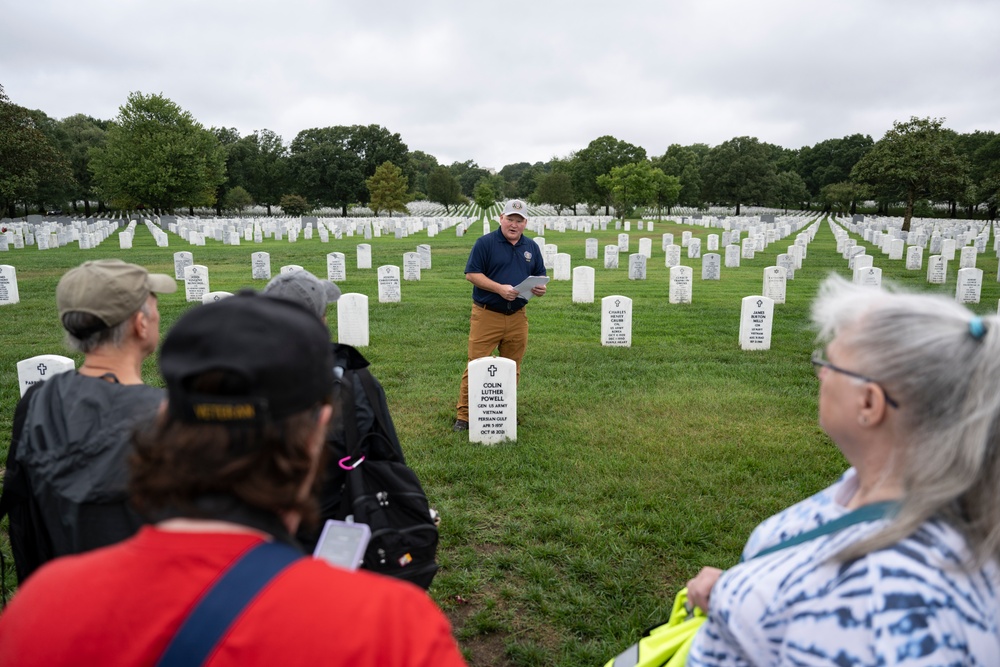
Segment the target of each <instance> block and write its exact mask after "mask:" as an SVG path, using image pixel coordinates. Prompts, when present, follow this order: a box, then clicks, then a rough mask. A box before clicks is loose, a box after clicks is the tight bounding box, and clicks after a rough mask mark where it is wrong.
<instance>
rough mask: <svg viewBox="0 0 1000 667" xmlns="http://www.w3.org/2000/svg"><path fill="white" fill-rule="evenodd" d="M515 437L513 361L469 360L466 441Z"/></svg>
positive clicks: (491, 358)
mask: <svg viewBox="0 0 1000 667" xmlns="http://www.w3.org/2000/svg"><path fill="white" fill-rule="evenodd" d="M505 440H517V363H516V362H515V361H514V360H513V359H507V358H505V357H481V358H479V359H473V360H472V361H470V362H469V442H480V443H482V444H484V445H492V444H496V443H499V442H503V441H505Z"/></svg>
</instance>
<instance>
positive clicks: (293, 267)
mask: <svg viewBox="0 0 1000 667" xmlns="http://www.w3.org/2000/svg"><path fill="white" fill-rule="evenodd" d="M295 271H305V269H303V268H302V267H301V266H299V265H298V264H285V265H284V266H283V267H281V271H280V273H294V272H295Z"/></svg>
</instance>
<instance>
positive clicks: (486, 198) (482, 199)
mask: <svg viewBox="0 0 1000 667" xmlns="http://www.w3.org/2000/svg"><path fill="white" fill-rule="evenodd" d="M472 200H473V201H474V202H476V206H478V207H479V208H481V209H483V210H484V211H485V210H486V209H488V208H489V207H490V206H493V204H495V203H496V201H497V193H496V191H495V190H494V189H493V186H492V185H490V180H489V179H488V178H481V179H479V182H478V183H476V187H475V188H473V190H472Z"/></svg>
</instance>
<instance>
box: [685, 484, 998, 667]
mask: <svg viewBox="0 0 1000 667" xmlns="http://www.w3.org/2000/svg"><path fill="white" fill-rule="evenodd" d="M856 489H857V479H856V478H855V475H854V471H853V469H852V470H848V471H847V473H845V475H844V476H843V477H842V478H841V480H840V481H838V482H837V483H836V484H834V485H833V486H831V487H829V488H827V489H825V490H823V491H820V492H819V493H817V494H816V495H814V496H812V497H811V498H808V499H806V500H804V501H802V502H800V503H798V504H796V505H793V506H792V507H789V508H788V509H786V510H784V511H783V512H780V513H778V514H776V515H774V516H772V517H771V518H769V519H767V520H766V521H764V522H763V523H761V524H760V525H759V526H758V527H757V528H756V529H755V530H754V531H753V534H752V535H751V536H750V539H749V540H748V541H747V544H746V547H744V551H743V559H744V561H745V562H743V563H741V564H740V565H737V566H736V567H734V568H732V569H730V570H728V571H726V572H725V573H723V575H722V576H721V577H720V578H719V580H718V582H717V583H716V584H715V587H714V588H713V589H712V596H711V601H710V609H709V615H708V621H706V623H705V624H704V625H703V626H702V628H701V630H700V631H699V632H698V635H697V637H696V638H695V641H694V645H693V647H692V649H691V653H690V655H689V657H688V662H687V664H688V666H689V667H700V666H702V665H705V666H709V665H711V666H719V667H723V666H725V667H735V666H744V665H795V666H799V665H802V666H806V665H808V666H819V665H822V666H825V667H862V666H864V667H868V666H883V665H905V666H907V667H909V666H912V667H931V666H935V667H936V666H939V665H941V666H943V665H948V666H951V665H954V666H956V667H958V666H964V667H968V666H974V665H1000V629H998V622H1000V619H998V615H1000V610H998V605H997V587H998V585H1000V576H998V568H997V567H996V563H990V564H988V565H987V566H986V567H984V568H982V569H980V570H974V571H967V570H966V569H964V568H963V565H962V564H963V562H964V559H965V557H966V555H967V550H966V546H965V540H964V538H963V537H962V536H961V535H960V534H959V533H958V532H957V531H955V530H954V529H953V528H951V527H950V526H948V525H947V524H945V523H943V522H940V521H928V522H927V523H925V524H924V525H923V526H921V527H920V528H919V529H918V530H917V531H916V532H915V533H914V534H913V535H911V536H910V537H908V538H906V539H904V540H902V541H900V542H898V543H897V544H895V545H894V546H892V547H888V548H885V549H882V550H880V551H877V552H874V553H869V554H867V555H866V556H864V557H863V558H860V559H857V560H854V561H849V562H838V561H832V560H831V557H832V556H834V555H835V554H836V553H837V552H838V551H840V550H841V549H842V548H844V547H845V546H847V545H849V544H852V543H855V542H857V541H859V540H861V539H863V538H865V537H867V536H869V535H871V534H873V533H875V532H877V531H878V530H880V529H881V528H883V527H885V525H886V524H885V520H881V521H874V522H870V523H861V524H856V525H853V526H849V527H847V528H845V529H843V530H841V531H839V532H836V533H833V534H831V535H824V536H822V537H819V538H816V539H814V540H811V541H808V542H805V543H803V544H800V545H798V546H795V547H791V548H788V549H785V550H782V551H778V552H775V553H773V554H770V555H767V556H763V557H761V558H758V559H754V560H751V559H752V558H753V556H754V555H755V554H756V553H758V552H759V551H762V550H763V549H765V548H767V547H770V546H773V545H775V544H778V543H780V542H782V541H783V540H785V539H787V538H790V537H794V536H795V535H798V534H800V533H803V532H805V531H807V530H811V529H813V528H815V527H817V526H819V525H822V524H824V523H826V522H828V521H831V520H833V519H836V518H838V517H840V516H843V515H844V514H846V513H847V512H848V511H849V510H847V509H846V507H845V504H846V503H847V502H848V501H849V500H850V498H851V497H852V496H853V494H854V492H855V491H856Z"/></svg>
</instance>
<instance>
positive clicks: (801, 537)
mask: <svg viewBox="0 0 1000 667" xmlns="http://www.w3.org/2000/svg"><path fill="white" fill-rule="evenodd" d="M898 511H899V501H896V500H884V501H882V502H879V503H872V504H871V505H862V506H861V507H859V508H857V509H856V510H854V511H852V512H849V513H847V514H845V515H844V516H842V517H839V518H837V519H834V520H833V521H828V522H826V523H824V524H823V525H822V526H817V527H816V528H813V529H812V530H807V531H806V532H804V533H799V534H798V535H796V536H795V537H791V538H789V539H787V540H784V541H783V542H779V543H778V544H775V545H774V546H771V547H768V548H767V549H764V550H763V551H759V552H757V553H756V554H755V555H754V556H753V557H751V558H750V560H753V559H754V558H760V557H761V556H767V555H770V554H773V553H774V552H776V551H781V550H783V549H787V548H789V547H794V546H796V545H799V544H802V543H803V542H808V541H810V540H814V539H816V538H817V537H822V536H823V535H830V534H831V533H836V532H839V531H841V530H843V529H844V528H847V527H848V526H853V525H854V524H856V523H865V522H867V521H878V520H879V519H884V518H886V517H891V516H895V515H896V513H897V512H898Z"/></svg>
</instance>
